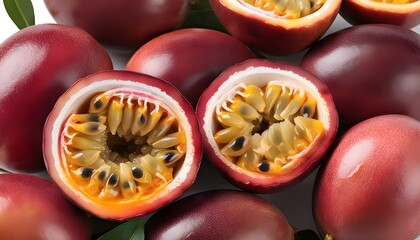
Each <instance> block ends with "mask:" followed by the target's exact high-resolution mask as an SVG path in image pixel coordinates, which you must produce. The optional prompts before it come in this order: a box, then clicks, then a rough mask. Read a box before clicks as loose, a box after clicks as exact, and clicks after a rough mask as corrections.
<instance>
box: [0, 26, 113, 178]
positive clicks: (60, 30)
mask: <svg viewBox="0 0 420 240" xmlns="http://www.w3.org/2000/svg"><path fill="white" fill-rule="evenodd" d="M110 69H112V62H111V59H110V57H109V55H108V54H107V52H106V51H105V49H104V48H103V47H102V46H101V45H100V44H99V43H98V42H96V41H95V40H94V39H93V38H92V37H91V36H90V35H89V34H87V33H86V32H85V31H83V30H82V29H80V28H77V27H71V26H64V25H57V24H39V25H35V26H31V27H27V28H25V29H23V30H21V31H19V32H17V33H15V34H14V35H12V36H11V37H9V38H8V39H6V40H5V41H4V42H3V43H2V44H1V45H0V75H1V78H0V168H2V169H4V170H7V171H10V172H34V171H40V170H42V169H43V168H44V162H43V159H42V148H41V145H42V129H43V126H44V123H45V120H46V118H47V116H48V113H49V112H50V111H51V109H52V108H53V106H54V103H55V101H56V100H57V99H58V97H59V96H60V95H61V94H62V93H64V91H66V89H67V88H68V87H70V86H71V85H72V84H73V83H74V82H75V81H76V80H77V79H79V78H81V77H84V76H86V75H89V74H92V73H94V72H96V71H100V70H110Z"/></svg>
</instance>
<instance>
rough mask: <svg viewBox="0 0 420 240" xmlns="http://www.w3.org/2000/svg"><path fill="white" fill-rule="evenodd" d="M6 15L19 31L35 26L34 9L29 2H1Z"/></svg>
mask: <svg viewBox="0 0 420 240" xmlns="http://www.w3.org/2000/svg"><path fill="white" fill-rule="evenodd" d="M3 4H4V7H5V8H6V11H7V14H8V15H9V17H10V18H11V19H12V21H13V22H14V23H15V24H16V26H17V27H18V28H19V29H23V28H25V27H29V26H31V25H34V24H35V14H34V7H33V6H32V2H31V0H3Z"/></svg>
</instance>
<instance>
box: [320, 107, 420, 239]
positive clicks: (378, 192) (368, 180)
mask: <svg viewBox="0 0 420 240" xmlns="http://www.w3.org/2000/svg"><path fill="white" fill-rule="evenodd" d="M419 146H420V122H418V121H416V120H415V119H412V118H410V117H407V116H403V115H383V116H378V117H374V118H371V119H368V120H366V121H363V122H361V123H360V124H358V125H356V126H354V127H353V128H351V129H350V130H348V132H346V133H345V135H344V136H343V138H342V139H341V140H340V141H339V142H338V145H337V147H336V148H335V149H334V151H333V152H332V155H331V157H330V158H329V160H328V161H327V162H325V164H324V165H323V166H322V167H321V170H320V172H319V174H318V176H317V182H316V185H315V189H314V198H313V201H314V202H313V210H314V217H315V221H316V223H317V227H318V229H319V231H320V233H321V235H322V236H325V234H330V235H331V236H332V237H333V238H334V239H339V240H353V239H359V240H365V239H366V240H368V239H369V240H393V239H407V240H414V239H416V237H418V236H419V234H420V215H419V212H420V188H419V185H418V183H419V176H420V149H419Z"/></svg>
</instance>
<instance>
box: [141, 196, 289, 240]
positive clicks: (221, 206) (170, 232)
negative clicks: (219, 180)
mask: <svg viewBox="0 0 420 240" xmlns="http://www.w3.org/2000/svg"><path fill="white" fill-rule="evenodd" d="M145 237H146V239H154V240H165V239H168V240H169V239H189V240H194V239H197V240H198V239H264V240H265V239H267V240H268V239H282V240H293V239H294V232H293V229H292V227H291V226H290V225H289V223H288V221H287V219H286V218H285V216H284V215H283V214H282V213H281V212H280V210H279V209H278V208H277V207H276V206H275V205H274V204H272V203H270V202H269V201H267V200H266V199H263V198H261V197H259V196H257V195H254V194H251V193H246V192H241V191H234V190H213V191H207V192H201V193H197V194H194V195H191V196H188V197H185V198H183V199H181V200H179V201H177V202H175V203H173V204H171V205H169V206H167V207H165V208H163V209H161V210H159V211H158V212H157V213H155V214H154V215H152V217H151V218H150V219H149V220H148V221H147V222H146V224H145Z"/></svg>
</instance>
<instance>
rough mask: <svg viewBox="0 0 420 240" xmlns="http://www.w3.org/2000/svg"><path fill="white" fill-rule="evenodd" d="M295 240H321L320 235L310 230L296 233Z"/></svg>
mask: <svg viewBox="0 0 420 240" xmlns="http://www.w3.org/2000/svg"><path fill="white" fill-rule="evenodd" d="M295 240H320V238H319V236H318V234H317V233H316V232H314V231H312V230H310V229H307V230H301V231H299V232H297V233H295Z"/></svg>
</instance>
